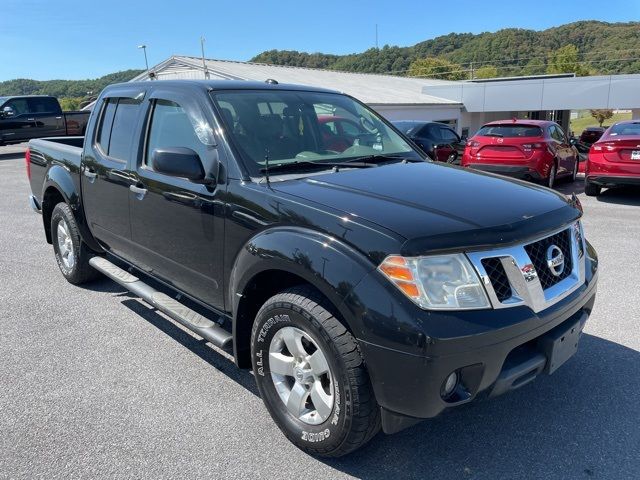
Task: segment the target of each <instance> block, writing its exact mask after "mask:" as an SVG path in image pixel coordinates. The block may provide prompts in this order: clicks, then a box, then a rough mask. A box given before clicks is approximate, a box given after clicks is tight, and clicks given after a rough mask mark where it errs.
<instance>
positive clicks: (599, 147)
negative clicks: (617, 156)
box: [591, 143, 618, 152]
mask: <svg viewBox="0 0 640 480" xmlns="http://www.w3.org/2000/svg"><path fill="white" fill-rule="evenodd" d="M591 149H592V150H593V151H594V152H603V151H607V152H615V151H616V150H617V149H618V146H617V145H616V144H615V143H594V144H593V145H592V146H591Z"/></svg>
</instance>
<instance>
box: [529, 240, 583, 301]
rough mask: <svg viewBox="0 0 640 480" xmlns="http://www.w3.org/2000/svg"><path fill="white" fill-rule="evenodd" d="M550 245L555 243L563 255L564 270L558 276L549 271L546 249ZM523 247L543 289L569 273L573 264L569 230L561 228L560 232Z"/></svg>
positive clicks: (551, 285)
mask: <svg viewBox="0 0 640 480" xmlns="http://www.w3.org/2000/svg"><path fill="white" fill-rule="evenodd" d="M551 245H556V246H557V247H558V248H560V250H561V251H562V254H563V255H564V270H563V271H562V273H561V274H560V275H559V276H555V275H554V274H553V273H551V269H550V268H549V266H548V265H547V249H548V248H549V247H550V246H551ZM524 249H525V250H526V252H527V254H528V255H529V258H531V262H532V263H533V266H534V267H535V268H536V271H537V272H538V278H539V279H540V284H541V285H542V288H543V289H544V290H546V289H547V288H550V287H553V286H554V285H555V284H557V283H558V282H560V281H562V280H564V279H565V278H567V277H568V276H569V275H571V270H572V268H573V265H572V261H571V236H570V230H568V229H567V230H563V231H562V232H559V233H556V234H555V235H552V236H550V237H547V238H543V239H542V240H539V241H537V242H534V243H530V244H529V245H525V247H524Z"/></svg>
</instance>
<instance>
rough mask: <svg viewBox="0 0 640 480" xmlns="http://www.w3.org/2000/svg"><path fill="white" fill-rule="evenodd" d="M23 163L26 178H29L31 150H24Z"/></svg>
mask: <svg viewBox="0 0 640 480" xmlns="http://www.w3.org/2000/svg"><path fill="white" fill-rule="evenodd" d="M24 163H25V165H26V167H27V178H28V179H29V180H31V150H29V149H28V148H27V151H26V152H24Z"/></svg>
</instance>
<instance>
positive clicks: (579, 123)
mask: <svg viewBox="0 0 640 480" xmlns="http://www.w3.org/2000/svg"><path fill="white" fill-rule="evenodd" d="M622 120H631V112H629V113H614V114H613V117H611V118H610V119H608V120H605V122H604V125H605V126H608V125H613V124H614V123H616V122H620V121H622ZM597 126H598V121H597V120H596V119H595V118H593V117H592V116H591V115H589V114H588V113H587V114H586V115H585V116H584V117H579V118H576V119H573V120H571V122H570V128H571V130H572V131H573V133H574V134H576V135H578V136H579V135H580V134H581V133H582V131H583V130H584V129H585V128H587V127H597Z"/></svg>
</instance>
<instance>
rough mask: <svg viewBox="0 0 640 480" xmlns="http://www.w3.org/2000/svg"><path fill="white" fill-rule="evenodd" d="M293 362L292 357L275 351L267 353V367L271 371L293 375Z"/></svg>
mask: <svg viewBox="0 0 640 480" xmlns="http://www.w3.org/2000/svg"><path fill="white" fill-rule="evenodd" d="M293 364H294V359H293V357H287V356H286V355H283V354H281V353H276V352H271V353H269V369H270V370H271V373H277V374H278V375H286V376H288V377H293Z"/></svg>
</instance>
